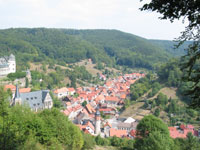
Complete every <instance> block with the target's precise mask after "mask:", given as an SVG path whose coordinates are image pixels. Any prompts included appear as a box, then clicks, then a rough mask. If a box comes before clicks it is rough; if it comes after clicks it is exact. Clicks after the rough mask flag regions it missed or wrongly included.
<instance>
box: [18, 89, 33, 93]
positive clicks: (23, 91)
mask: <svg viewBox="0 0 200 150" xmlns="http://www.w3.org/2000/svg"><path fill="white" fill-rule="evenodd" d="M19 92H20V93H28V92H31V88H21V89H19Z"/></svg>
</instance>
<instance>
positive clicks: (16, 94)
mask: <svg viewBox="0 0 200 150" xmlns="http://www.w3.org/2000/svg"><path fill="white" fill-rule="evenodd" d="M19 97H20V93H19V88H18V85H16V91H15V98H19Z"/></svg>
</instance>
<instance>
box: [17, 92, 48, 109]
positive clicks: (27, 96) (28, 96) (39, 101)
mask: <svg viewBox="0 0 200 150" xmlns="http://www.w3.org/2000/svg"><path fill="white" fill-rule="evenodd" d="M48 93H49V91H48V90H42V91H34V92H29V93H21V94H20V97H21V99H22V104H25V105H26V104H27V105H29V106H30V107H31V108H35V107H36V106H37V108H41V109H42V108H43V106H44V99H45V97H46V95H47V94H48Z"/></svg>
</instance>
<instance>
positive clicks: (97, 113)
mask: <svg viewBox="0 0 200 150" xmlns="http://www.w3.org/2000/svg"><path fill="white" fill-rule="evenodd" d="M100 115H101V113H100V111H99V105H98V106H97V108H96V113H95V116H100Z"/></svg>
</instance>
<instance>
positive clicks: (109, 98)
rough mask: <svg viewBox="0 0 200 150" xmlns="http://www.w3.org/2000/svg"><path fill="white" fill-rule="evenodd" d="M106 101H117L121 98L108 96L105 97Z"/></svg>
mask: <svg viewBox="0 0 200 150" xmlns="http://www.w3.org/2000/svg"><path fill="white" fill-rule="evenodd" d="M105 101H115V102H118V101H119V99H118V98H117V97H115V96H106V97H105Z"/></svg>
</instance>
